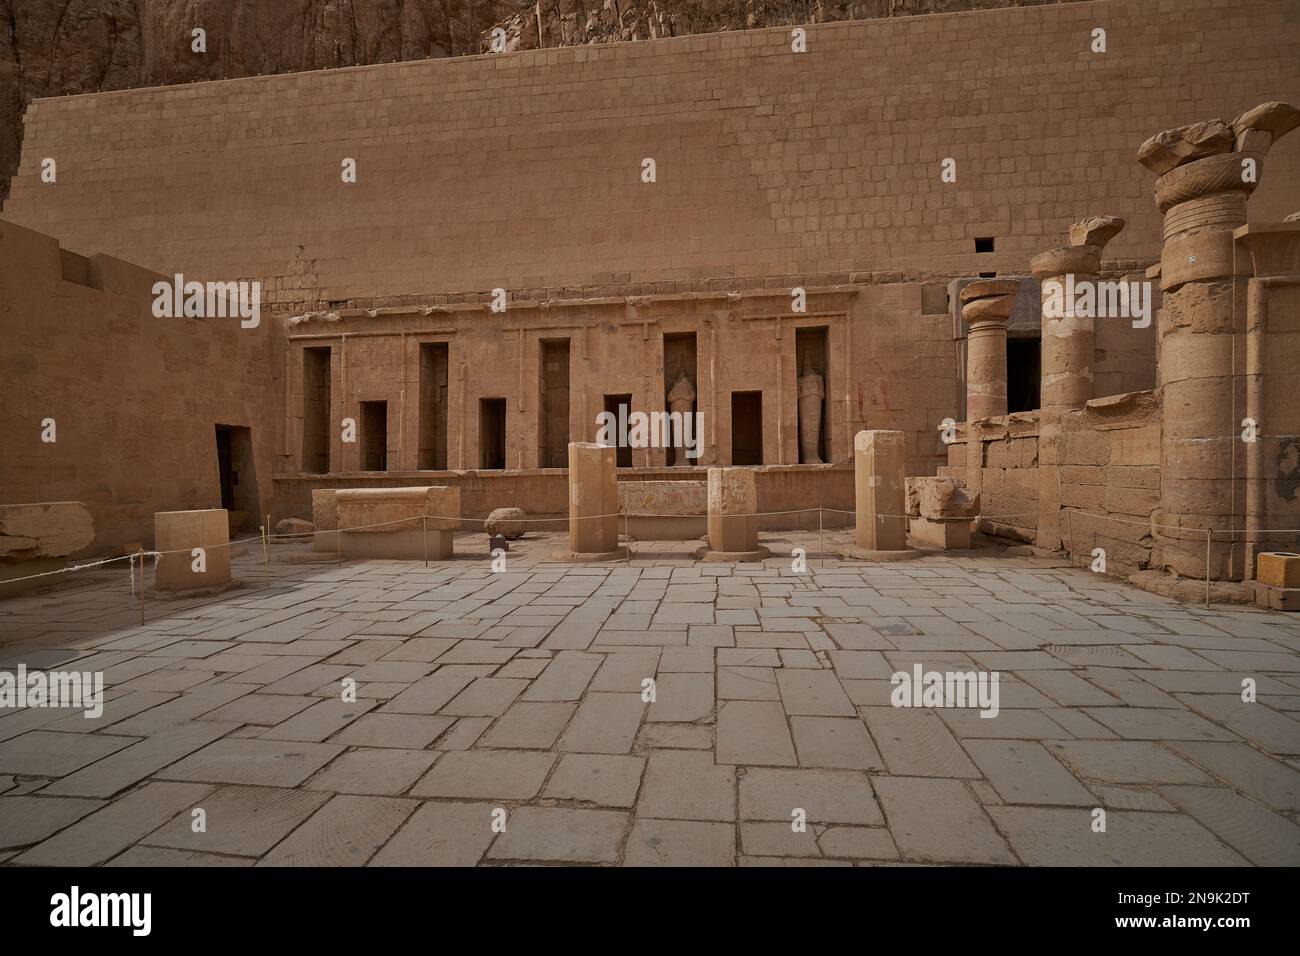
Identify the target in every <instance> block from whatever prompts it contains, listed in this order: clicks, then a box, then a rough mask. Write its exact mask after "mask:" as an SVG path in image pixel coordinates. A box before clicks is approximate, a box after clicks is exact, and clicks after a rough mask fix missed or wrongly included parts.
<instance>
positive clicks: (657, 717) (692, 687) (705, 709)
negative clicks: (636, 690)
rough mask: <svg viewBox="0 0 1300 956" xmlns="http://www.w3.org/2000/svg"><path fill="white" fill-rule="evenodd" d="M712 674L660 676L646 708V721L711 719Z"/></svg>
mask: <svg viewBox="0 0 1300 956" xmlns="http://www.w3.org/2000/svg"><path fill="white" fill-rule="evenodd" d="M713 700H714V698H713V675H712V674H711V673H709V674H664V673H661V674H660V675H659V676H658V677H657V678H656V679H655V700H654V702H653V703H651V704H650V705H649V706H648V707H647V708H646V718H645V719H646V720H647V721H651V722H655V723H675V724H676V723H691V722H693V721H696V720H703V719H705V718H706V717H712V716H713Z"/></svg>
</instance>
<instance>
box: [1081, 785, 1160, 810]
mask: <svg viewBox="0 0 1300 956" xmlns="http://www.w3.org/2000/svg"><path fill="white" fill-rule="evenodd" d="M1092 789H1093V791H1094V792H1095V793H1096V794H1097V798H1098V804H1097V805H1098V806H1100V807H1104V808H1106V809H1107V810H1146V811H1148V812H1151V813H1161V812H1169V811H1173V810H1174V805H1173V804H1172V803H1170V802H1169V801H1168V800H1166V799H1165V798H1164V797H1162V796H1160V794H1158V793H1156V792H1155V791H1152V790H1138V789H1135V788H1132V787H1108V786H1105V785H1102V784H1094V785H1093V787H1092Z"/></svg>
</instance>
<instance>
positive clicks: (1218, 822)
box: [0, 532, 1300, 866]
mask: <svg viewBox="0 0 1300 956" xmlns="http://www.w3.org/2000/svg"><path fill="white" fill-rule="evenodd" d="M844 540H846V533H845V532H836V533H828V534H827V535H826V536H825V545H826V549H827V550H826V553H827V555H829V553H830V549H831V546H832V545H834V544H836V543H840V542H842V541H844ZM482 541H483V539H482V537H481V536H477V537H475V536H462V537H460V538H458V540H457V548H458V551H461V552H464V556H463V557H460V558H459V559H457V560H454V561H450V562H442V563H432V564H430V566H429V567H427V568H426V567H424V566H423V565H422V564H421V563H419V562H416V563H402V562H384V561H367V562H349V563H342V564H335V563H327V564H313V563H291V562H290V560H288V559H290V558H291V557H292V558H293V559H294V560H295V561H296V560H300V559H301V558H302V557H305V556H306V555H307V554H308V551H307V547H306V546H305V545H298V544H295V545H275V546H274V547H273V548H272V561H271V563H270V574H269V576H267V575H265V573H264V568H263V563H262V560H261V554H260V553H252V552H250V553H246V554H240V555H237V557H236V561H235V573H236V576H237V578H239V579H240V581H241V582H242V586H240V587H238V588H235V589H233V590H229V591H226V592H224V593H222V594H218V595H214V596H209V597H204V598H194V599H185V600H161V599H159V598H158V597H157V596H156V595H153V594H150V595H149V596H148V598H147V600H146V602H145V605H144V614H145V620H144V623H143V624H141V622H140V613H141V609H140V604H139V602H138V601H136V600H134V599H133V598H132V596H131V592H130V583H129V579H128V575H127V571H126V569H125V567H124V566H122V565H116V566H110V567H109V568H108V569H105V570H100V571H91V572H82V573H80V574H78V575H77V576H76V579H75V581H72V582H70V583H68V584H66V585H64V586H62V587H59V588H57V589H54V590H50V591H46V592H44V593H39V594H35V595H31V596H27V597H21V598H16V599H11V600H8V601H3V602H0V671H3V670H8V671H14V670H16V668H17V666H18V665H19V664H20V663H22V664H26V665H27V667H28V668H29V669H37V668H39V669H47V670H54V669H60V670H77V671H100V672H102V673H103V675H104V680H105V685H106V690H105V698H106V699H105V704H104V712H103V715H102V716H101V717H99V718H98V719H87V718H85V717H83V716H82V715H81V713H80V712H70V711H66V710H63V711H60V710H51V709H41V708H28V709H10V710H3V711H0V862H5V863H7V864H9V865H50V864H66V865H77V866H83V865H84V866H90V865H99V864H108V865H110V866H129V865H142V864H164V865H172V864H175V865H214V866H241V865H251V864H261V865H295V864H318V865H319V864H324V865H344V864H348V865H360V864H366V865H371V866H384V865H449V864H455V865H473V864H481V865H501V864H510V863H532V864H535V863H542V864H602V865H609V864H621V865H630V866H631V865H716V866H730V865H769V864H821V865H852V864H865V865H874V864H893V863H900V862H901V863H948V864H972V863H974V864H1007V865H1016V864H1028V865H1044V864H1049V865H1081V864H1101V865H1111V864H1117V865H1139V864H1145V865H1166V864H1171V865H1178V864H1188V865H1249V864H1262V865H1291V866H1294V865H1297V864H1300V828H1298V827H1297V825H1296V821H1297V814H1298V813H1300V772H1297V771H1298V768H1300V615H1286V614H1282V613H1277V612H1265V611H1259V610H1253V609H1245V608H1232V607H1217V606H1216V607H1215V608H1213V609H1211V610H1207V609H1205V608H1204V607H1196V606H1190V605H1184V604H1179V603H1176V602H1173V601H1170V600H1167V599H1164V598H1160V597H1156V596H1153V595H1150V594H1147V593H1145V592H1142V591H1138V590H1135V589H1133V588H1131V587H1129V586H1127V585H1125V584H1124V583H1122V582H1119V581H1117V580H1115V579H1110V578H1105V577H1102V576H1099V575H1094V574H1090V573H1089V572H1087V571H1086V570H1081V569H1073V568H1066V567H1062V566H1060V565H1057V564H1054V563H1052V562H1050V561H1046V560H1041V559H1034V558H1012V557H1007V556H1003V555H1000V554H999V553H998V552H994V551H990V552H989V554H988V555H987V556H985V555H980V556H976V557H961V558H950V557H943V556H931V557H926V558H923V559H920V560H915V561H906V562H900V563H893V564H863V563H856V562H853V563H850V562H840V561H838V560H835V559H831V558H829V557H827V558H826V559H825V560H819V559H818V557H817V554H818V545H819V538H818V535H817V534H816V533H812V534H801V533H789V534H776V535H766V536H764V543H765V544H767V545H768V546H769V547H771V548H772V549H773V551H774V552H776V553H778V554H781V555H784V556H779V557H774V558H772V559H770V560H768V561H767V562H765V563H764V564H755V565H729V564H702V563H696V562H693V561H691V560H690V559H689V557H688V556H687V552H688V551H689V550H690V548H691V547H692V546H691V545H687V544H660V545H655V544H647V543H640V544H637V545H634V552H635V553H634V554H633V555H632V559H631V560H630V561H620V562H612V563H604V564H588V565H576V564H560V563H551V562H550V561H548V560H546V559H547V558H549V557H550V556H551V555H553V554H554V553H555V552H556V551H557V550H558V549H559V548H560V547H561V546H562V543H563V539H562V538H561V537H560V536H556V535H545V534H538V535H533V536H530V538H529V539H526V540H523V541H519V542H515V543H514V545H513V546H512V552H511V554H510V556H509V557H508V560H507V569H506V570H505V571H503V572H498V573H494V572H493V571H492V570H491V569H490V566H489V562H488V559H487V556H486V555H485V554H483V553H482ZM796 544H798V545H801V546H802V547H805V548H807V549H809V550H810V551H811V552H812V555H811V556H810V560H809V565H810V567H809V568H808V569H807V570H806V571H805V572H803V573H796V572H795V571H794V570H792V566H791V565H792V562H791V559H790V558H789V556H788V553H789V551H790V548H791V547H792V546H793V545H796ZM475 551H477V552H478V553H474V552H475ZM916 664H920V665H922V667H923V670H925V671H937V672H941V673H942V672H950V671H975V672H997V673H998V675H999V683H998V688H999V705H1000V709H999V712H998V713H997V716H996V717H991V718H984V717H981V716H980V712H979V710H977V709H971V708H904V707H894V706H891V690H892V688H891V684H890V677H891V674H893V673H894V672H896V671H905V672H909V673H910V672H911V671H912V669H913V666H914V665H916ZM1247 679H1249V680H1250V681H1253V682H1254V689H1255V694H1256V696H1257V699H1256V700H1254V701H1253V702H1247V701H1244V700H1243V681H1246V680H1247ZM651 682H652V683H651ZM353 685H354V686H355V688H356V695H355V702H352V701H350V700H346V699H344V696H343V695H344V688H345V687H349V686H353ZM650 696H653V700H647V699H645V698H647V697H650ZM1099 811H1102V812H1101V813H1099ZM800 821H806V824H805V825H803V826H800ZM1103 823H1104V831H1102V830H1101V829H1100V828H1101V826H1102V824H1103Z"/></svg>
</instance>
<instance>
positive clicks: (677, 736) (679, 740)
mask: <svg viewBox="0 0 1300 956" xmlns="http://www.w3.org/2000/svg"><path fill="white" fill-rule="evenodd" d="M635 746H636V748H637V749H638V750H642V749H644V750H712V749H713V728H712V727H711V726H709V725H707V724H646V725H645V726H643V727H642V728H641V732H640V733H639V734H637V739H636V744H635Z"/></svg>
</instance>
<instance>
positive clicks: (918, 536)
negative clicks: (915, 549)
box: [909, 518, 971, 551]
mask: <svg viewBox="0 0 1300 956" xmlns="http://www.w3.org/2000/svg"><path fill="white" fill-rule="evenodd" d="M909 525H910V528H909V530H910V532H911V535H912V540H913V541H915V542H916V543H917V545H919V546H920V547H923V548H941V549H942V550H944V551H952V550H961V549H966V548H969V547H970V536H971V519H970V518H941V519H931V518H913V519H911V521H910V522H909Z"/></svg>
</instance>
